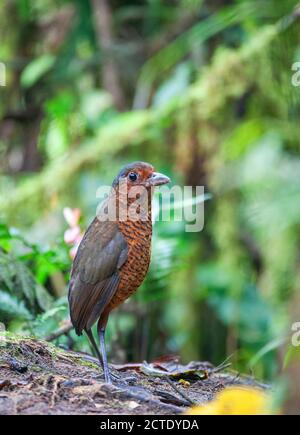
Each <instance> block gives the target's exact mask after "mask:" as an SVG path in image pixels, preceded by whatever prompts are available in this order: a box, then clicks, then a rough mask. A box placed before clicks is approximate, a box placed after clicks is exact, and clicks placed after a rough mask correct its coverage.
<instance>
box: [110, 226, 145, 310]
mask: <svg viewBox="0 0 300 435" xmlns="http://www.w3.org/2000/svg"><path fill="white" fill-rule="evenodd" d="M118 225H119V229H120V231H121V232H122V234H123V235H124V237H125V240H126V242H127V244H128V257H127V261H126V262H125V263H124V265H123V266H122V268H121V269H120V271H119V275H120V284H119V287H118V290H117V291H116V293H115V295H114V296H113V298H112V300H111V301H110V303H109V304H108V306H107V308H106V310H105V311H107V312H109V311H111V310H112V309H113V308H116V307H117V306H118V305H120V304H121V303H122V302H124V301H125V300H126V299H127V298H129V296H131V295H132V294H133V293H134V292H135V291H136V290H137V289H138V287H139V286H140V285H141V284H142V282H143V281H144V278H145V276H146V273H147V271H148V268H149V264H150V258H151V237H152V222H151V220H147V221H145V222H143V221H135V222H134V221H124V222H119V224H118Z"/></svg>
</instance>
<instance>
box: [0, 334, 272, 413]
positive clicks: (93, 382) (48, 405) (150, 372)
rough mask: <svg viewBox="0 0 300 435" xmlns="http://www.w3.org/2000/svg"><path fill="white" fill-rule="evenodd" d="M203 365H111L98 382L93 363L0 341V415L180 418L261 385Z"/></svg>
mask: <svg viewBox="0 0 300 435" xmlns="http://www.w3.org/2000/svg"><path fill="white" fill-rule="evenodd" d="M225 368H226V364H224V366H223V367H218V368H214V367H213V366H212V365H211V364H210V363H207V362H191V363H190V364H188V365H187V366H183V365H181V364H180V363H179V362H178V360H177V359H176V358H175V357H164V358H161V359H159V360H156V361H155V362H153V363H152V364H150V365H149V364H147V363H143V364H127V365H120V366H116V365H112V366H111V372H112V373H113V374H114V375H116V376H118V377H119V380H118V381H116V382H114V384H113V385H110V384H106V383H105V382H104V380H103V375H102V370H101V368H100V367H99V365H98V364H97V361H96V359H95V358H93V357H90V356H87V355H83V354H78V353H75V352H69V351H65V350H62V349H60V348H58V347H56V346H54V345H51V344H49V343H47V342H43V341H37V340H35V339H31V338H16V337H9V336H7V337H5V338H4V337H3V338H2V337H0V414H160V415H163V414H180V413H184V412H185V411H186V410H187V408H188V407H190V406H192V405H193V404H203V403H205V402H207V401H209V400H211V399H213V397H214V395H215V394H216V393H217V392H218V391H220V390H222V389H223V388H224V387H226V386H229V385H237V384H238V385H249V384H251V385H257V386H259V387H261V388H265V386H264V385H261V384H258V383H256V382H255V381H254V380H253V379H252V378H250V377H241V376H239V375H238V374H236V373H230V372H228V371H227V370H226V369H225Z"/></svg>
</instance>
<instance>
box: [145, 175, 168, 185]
mask: <svg viewBox="0 0 300 435" xmlns="http://www.w3.org/2000/svg"><path fill="white" fill-rule="evenodd" d="M170 181H171V180H170V178H169V177H167V176H166V175H164V174H160V173H159V172H153V174H152V176H151V178H150V179H149V183H150V185H151V186H162V185H163V184H168V183H170Z"/></svg>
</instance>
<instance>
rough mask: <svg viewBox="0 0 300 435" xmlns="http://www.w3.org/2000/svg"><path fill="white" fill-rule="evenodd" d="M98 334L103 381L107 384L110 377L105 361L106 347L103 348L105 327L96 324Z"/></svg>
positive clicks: (109, 381)
mask: <svg viewBox="0 0 300 435" xmlns="http://www.w3.org/2000/svg"><path fill="white" fill-rule="evenodd" d="M98 334H99V341H100V349H101V355H102V360H103V371H104V378H105V382H107V383H108V384H111V383H112V382H111V377H110V373H109V367H108V363H107V356H106V348H105V328H104V327H101V326H100V325H98Z"/></svg>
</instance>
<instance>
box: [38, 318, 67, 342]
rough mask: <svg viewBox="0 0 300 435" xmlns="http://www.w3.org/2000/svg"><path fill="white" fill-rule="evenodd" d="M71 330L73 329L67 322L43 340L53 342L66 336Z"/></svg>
mask: <svg viewBox="0 0 300 435" xmlns="http://www.w3.org/2000/svg"><path fill="white" fill-rule="evenodd" d="M72 328H73V326H72V323H71V322H68V323H66V324H65V325H64V326H62V327H61V328H59V329H57V330H56V331H54V332H52V333H51V334H49V335H47V337H45V339H44V340H46V341H53V340H55V339H56V338H58V337H60V336H62V335H65V334H67V333H68V332H69V331H71V329H72Z"/></svg>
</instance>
